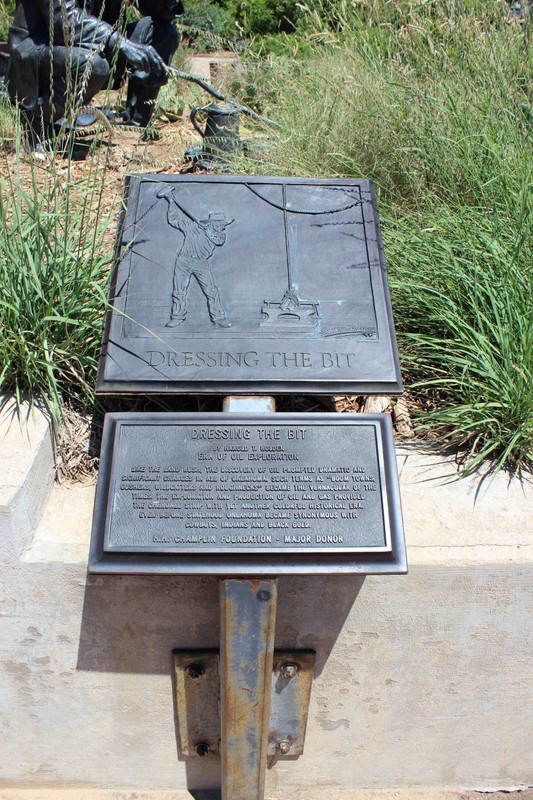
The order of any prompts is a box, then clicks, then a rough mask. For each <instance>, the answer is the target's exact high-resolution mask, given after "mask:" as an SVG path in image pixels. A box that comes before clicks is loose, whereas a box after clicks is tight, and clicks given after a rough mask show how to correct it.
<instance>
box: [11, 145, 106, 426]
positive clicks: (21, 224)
mask: <svg viewBox="0 0 533 800" xmlns="http://www.w3.org/2000/svg"><path fill="white" fill-rule="evenodd" d="M20 158H21V156H20V155H19V161H20ZM20 166H21V165H20ZM26 169H29V172H30V175H29V179H26V180H25V179H24V177H22V176H23V175H24V169H22V168H21V169H20V175H21V177H18V175H19V169H17V170H16V174H17V177H7V178H2V179H1V181H0V230H1V231H2V235H1V236H0V329H1V331H2V338H1V351H0V364H1V369H0V390H1V391H13V392H15V394H16V396H17V397H18V398H19V399H20V398H22V397H29V398H30V399H32V400H33V399H35V398H37V397H39V398H43V399H44V400H45V402H46V403H47V405H48V407H49V408H50V410H51V412H52V414H53V415H54V416H55V417H56V418H59V417H60V416H61V411H62V403H63V401H64V400H65V399H66V398H69V399H71V400H73V399H75V398H80V399H82V400H84V401H87V400H90V399H91V398H92V396H93V387H94V383H95V377H96V366H97V359H98V351H99V341H100V337H101V328H102V319H103V313H104V308H105V304H106V299H105V296H106V283H107V275H108V268H109V263H110V256H111V246H110V244H106V242H105V238H104V237H105V232H106V229H107V228H108V227H109V225H110V223H111V220H110V212H109V211H108V212H107V213H105V212H104V207H103V190H104V180H103V175H104V174H105V168H104V169H102V170H101V171H100V170H98V169H96V168H95V169H91V170H88V172H87V174H86V177H84V178H80V179H79V180H77V179H75V178H74V174H73V173H74V171H73V169H72V161H71V160H67V162H66V166H65V162H62V163H61V162H60V167H59V169H56V168H55V167H54V164H53V163H49V164H48V165H44V166H43V165H40V164H38V163H37V162H34V161H33V162H29V163H28V164H27V165H26ZM9 174H10V173H9V172H8V176H9Z"/></svg>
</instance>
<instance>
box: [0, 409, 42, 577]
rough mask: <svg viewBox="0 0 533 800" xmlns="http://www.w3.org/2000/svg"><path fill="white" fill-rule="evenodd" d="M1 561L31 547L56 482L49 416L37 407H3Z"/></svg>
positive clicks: (0, 433)
mask: <svg viewBox="0 0 533 800" xmlns="http://www.w3.org/2000/svg"><path fill="white" fill-rule="evenodd" d="M0 462H1V464H2V470H1V474H0V541H1V542H2V547H1V553H2V555H1V556H0V561H5V559H6V558H7V559H12V558H16V557H19V556H20V555H21V554H22V553H23V552H24V550H25V549H26V548H27V547H28V546H29V545H30V544H31V541H32V539H33V534H34V532H35V529H36V528H37V525H38V523H39V520H40V517H41V514H42V511H43V508H44V506H45V504H46V502H47V500H48V497H49V494H50V491H51V489H52V486H53V481H54V453H53V446H52V436H51V429H50V419H49V417H48V416H47V415H46V414H45V413H44V412H43V411H42V410H41V409H40V408H39V407H37V406H33V407H29V406H28V404H27V403H23V404H22V405H21V406H20V407H19V406H18V405H17V403H16V402H15V400H14V399H12V398H10V397H4V398H3V400H2V402H1V405H0Z"/></svg>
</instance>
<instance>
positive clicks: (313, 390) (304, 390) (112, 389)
mask: <svg viewBox="0 0 533 800" xmlns="http://www.w3.org/2000/svg"><path fill="white" fill-rule="evenodd" d="M214 177H215V178H216V179H217V180H218V181H220V182H225V183H230V184H231V183H235V184H238V183H242V182H244V181H245V180H246V182H248V183H254V184H263V183H269V184H286V185H306V184H309V183H313V184H315V185H317V186H328V185H331V184H332V183H335V184H336V185H338V186H353V184H354V179H348V178H335V179H332V178H301V177H299V178H296V177H281V176H244V175H218V176H209V175H189V174H184V175H171V174H169V175H167V174H163V173H154V174H152V173H143V174H137V175H127V176H126V178H125V182H124V189H123V195H122V201H123V209H122V212H121V215H120V219H119V223H118V227H117V234H116V240H115V251H114V257H113V261H114V264H113V271H112V277H111V282H110V289H109V298H112V297H113V296H114V292H115V291H116V287H117V283H118V277H119V271H120V263H121V242H122V237H123V232H124V226H125V223H126V217H127V203H128V201H129V200H130V198H132V199H134V200H135V202H136V203H137V202H138V194H135V192H136V189H137V187H138V186H139V185H140V183H141V182H142V181H143V180H144V181H154V182H158V183H165V182H167V183H179V182H193V183H199V184H202V183H204V184H205V183H210V182H212V181H213V179H214ZM357 181H358V183H359V184H360V187H365V191H366V190H367V191H368V192H369V194H370V197H371V203H370V204H369V205H370V207H371V209H372V212H371V213H372V222H373V224H374V227H375V230H376V248H377V251H378V255H379V262H380V263H379V267H378V268H375V269H376V274H377V275H378V276H379V279H380V281H381V296H382V301H383V308H384V318H385V321H386V324H387V333H388V337H389V341H390V349H391V367H392V372H393V376H392V378H391V380H376V379H374V380H358V379H352V380H349V379H347V378H346V377H344V378H339V379H338V380H333V379H321V378H319V377H317V378H316V379H314V380H313V379H308V378H302V380H295V379H293V380H287V379H282V378H280V379H279V380H277V379H276V380H273V379H268V380H261V379H257V380H250V379H244V378H239V379H236V380H210V379H208V377H207V376H206V377H205V378H204V379H198V380H193V379H190V378H186V379H184V380H180V379H171V378H169V379H167V380H158V381H151V380H132V379H125V380H123V381H118V380H116V379H107V378H105V376H104V373H105V361H106V358H107V357H108V354H107V344H108V341H109V337H110V333H111V327H112V325H113V324H115V323H113V308H112V306H111V307H110V308H109V309H108V311H107V313H106V315H105V320H104V325H103V334H102V341H101V348H100V355H99V364H98V375H97V380H96V394H97V395H100V394H106V395H132V394H143V395H168V394H225V395H227V394H282V395H290V394H304V395H305V394H361V395H362V394H367V395H368V394H386V395H395V396H396V395H401V394H402V392H403V383H402V377H401V371H400V361H399V354H398V344H397V340H396V331H395V326H394V317H393V311H392V303H391V298H390V292H389V287H388V281H387V279H386V276H387V266H386V262H385V254H384V250H383V240H382V236H381V227H380V223H379V215H378V209H377V203H376V195H375V191H374V184H373V182H372V181H371V180H368V179H357ZM369 222H370V220H369ZM371 269H372V267H371ZM383 276H385V278H384V279H383ZM109 303H110V305H111V303H112V300H111V299H110V300H109ZM115 346H116V347H118V348H119V349H120V348H121V346H122V345H121V343H120V342H118V343H117V344H116V345H115Z"/></svg>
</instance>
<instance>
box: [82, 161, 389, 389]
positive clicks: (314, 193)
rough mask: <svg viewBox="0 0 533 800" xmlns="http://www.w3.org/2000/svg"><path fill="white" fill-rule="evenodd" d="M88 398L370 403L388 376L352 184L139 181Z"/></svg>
mask: <svg viewBox="0 0 533 800" xmlns="http://www.w3.org/2000/svg"><path fill="white" fill-rule="evenodd" d="M125 202H126V211H125V214H124V217H123V220H122V223H121V225H120V229H119V234H118V247H117V263H116V267H115V274H114V280H113V284H112V289H111V296H110V302H111V304H112V307H113V308H112V310H111V311H110V313H109V315H108V318H107V322H106V327H105V333H104V343H103V348H102V359H101V364H100V370H99V378H98V386H97V391H98V392H100V393H134V392H143V393H176V392H193V393H199V392H210V393H213V392H215V393H216V392H224V393H232V392H246V393H258V392H259V393H270V392H272V393H293V392H299V393H306V392H307V393H317V392H322V393H359V394H370V393H384V394H398V393H399V392H400V391H401V378H400V371H399V366H398V354H397V348H396V341H395V335H394V326H393V321H392V312H391V306H390V299H389V293H388V286H387V277H386V268H385V260H384V256H383V248H382V244H381V237H380V232H379V222H378V215H377V209H376V203H375V196H374V191H373V187H372V184H371V182H369V181H366V180H340V179H336V180H318V179H295V178H292V179H290V178H258V177H230V176H224V175H214V176H189V175H179V176H161V175H141V176H136V177H132V178H129V179H128V180H127V185H126V191H125Z"/></svg>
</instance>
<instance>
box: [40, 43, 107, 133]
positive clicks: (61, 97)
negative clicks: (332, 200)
mask: <svg viewBox="0 0 533 800" xmlns="http://www.w3.org/2000/svg"><path fill="white" fill-rule="evenodd" d="M108 78H109V64H108V62H107V61H106V59H105V58H103V56H101V55H99V54H98V53H95V52H94V51H93V50H89V49H86V48H84V47H71V48H68V50H67V48H66V47H60V46H57V47H53V48H50V47H46V48H44V50H43V53H42V55H41V58H40V60H39V84H40V86H41V87H42V88H41V91H40V94H41V97H42V105H41V115H42V119H43V122H44V124H45V125H46V126H49V125H50V124H52V123H54V122H56V121H57V120H58V119H61V118H62V117H64V116H65V115H66V114H68V115H70V114H76V111H77V110H79V109H80V108H81V107H82V106H84V105H87V103H89V102H90V101H91V100H92V98H93V97H94V95H95V94H96V93H97V92H99V91H100V89H101V88H102V87H103V86H104V85H105V83H106V82H107V80H108Z"/></svg>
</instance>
